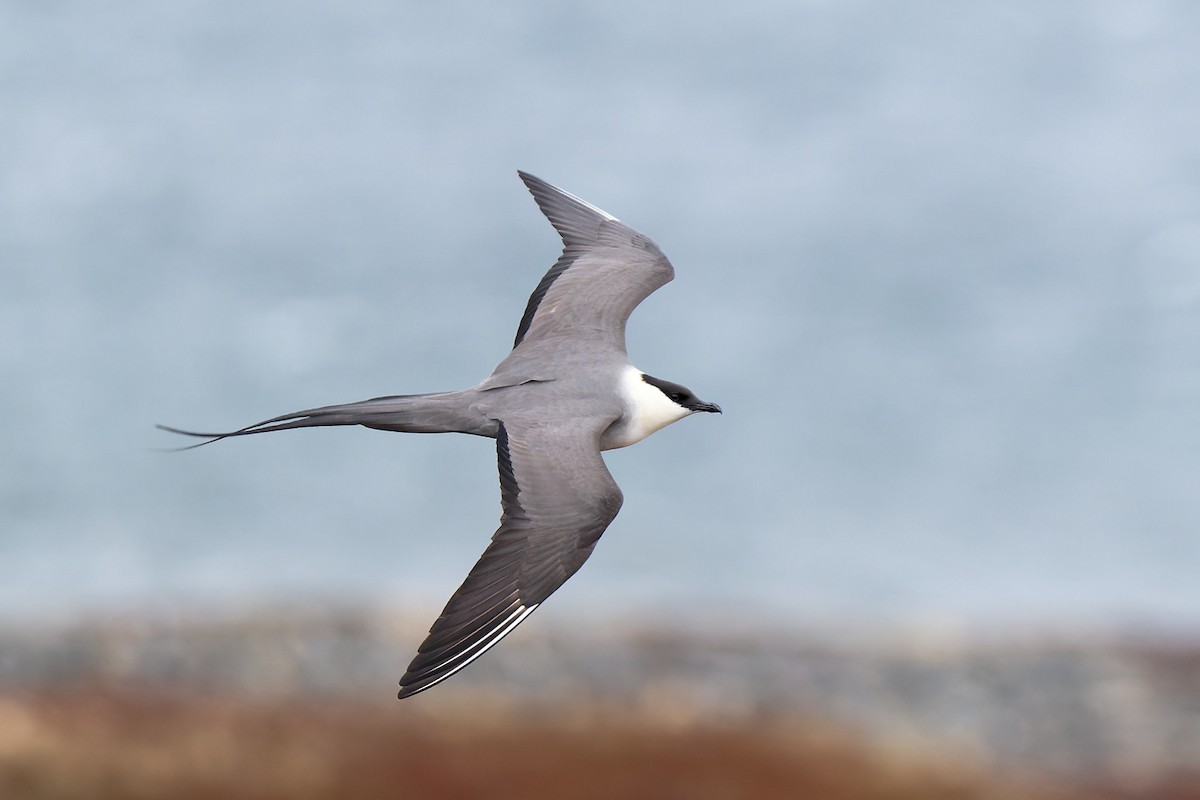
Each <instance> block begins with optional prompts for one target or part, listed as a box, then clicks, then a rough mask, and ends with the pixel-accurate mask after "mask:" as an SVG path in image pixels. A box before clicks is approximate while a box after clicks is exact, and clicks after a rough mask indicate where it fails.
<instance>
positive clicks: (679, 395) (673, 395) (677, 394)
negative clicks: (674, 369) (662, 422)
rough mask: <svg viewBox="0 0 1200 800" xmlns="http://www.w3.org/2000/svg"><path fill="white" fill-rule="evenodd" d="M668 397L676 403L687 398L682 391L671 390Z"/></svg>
mask: <svg viewBox="0 0 1200 800" xmlns="http://www.w3.org/2000/svg"><path fill="white" fill-rule="evenodd" d="M670 398H671V399H672V400H674V401H675V402H676V403H682V402H683V401H684V400H687V395H686V394H684V393H683V392H671V394H670Z"/></svg>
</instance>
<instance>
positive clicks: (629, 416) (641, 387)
mask: <svg viewBox="0 0 1200 800" xmlns="http://www.w3.org/2000/svg"><path fill="white" fill-rule="evenodd" d="M643 374H644V373H643V372H642V371H641V370H640V369H638V368H637V367H634V366H632V365H631V366H628V367H626V368H625V372H624V373H623V374H622V375H621V382H620V387H619V391H620V394H621V400H622V402H623V403H624V404H625V416H624V417H622V419H621V420H620V422H618V423H617V424H615V425H614V426H613V427H612V428H610V429H609V430H607V431H606V432H605V434H604V438H603V439H602V440H601V442H600V446H601V448H602V449H604V450H614V449H616V448H618V447H628V446H629V445H631V444H635V443H637V442H640V441H641V440H642V439H645V438H646V437H647V436H649V435H650V434H652V433H654V432H655V431H657V430H659V429H660V428H665V427H667V426H668V425H670V424H671V423H672V422H678V421H679V420H681V419H683V418H684V417H686V416H688V415H689V414H692V413H693V412H692V411H691V409H687V408H684V407H683V406H681V405H679V404H678V403H675V402H673V401H672V400H671V399H670V398H669V397H667V396H666V395H665V394H663V393H662V391H661V390H660V389H659V388H658V387H657V386H653V385H651V384H649V383H646V381H645V380H643V379H642V376H643Z"/></svg>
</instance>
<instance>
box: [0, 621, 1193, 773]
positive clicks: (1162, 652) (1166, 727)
mask: <svg viewBox="0 0 1200 800" xmlns="http://www.w3.org/2000/svg"><path fill="white" fill-rule="evenodd" d="M422 627H423V626H422V625H421V623H417V622H415V621H412V622H410V621H406V619H405V618H404V617H403V616H402V615H401V616H397V615H395V614H390V613H389V614H382V613H359V612H353V613H351V612H346V613H324V614H311V613H309V614H294V613H287V614H285V613H270V612H265V613H261V614H256V615H250V616H239V617H234V618H198V619H191V620H180V619H176V620H173V621H164V620H161V619H160V620H153V619H143V620H137V619H131V618H124V619H120V620H115V619H109V620H105V621H97V622H92V623H89V624H70V625H59V626H47V627H39V628H37V629H34V628H31V627H10V628H8V629H4V630H0V692H6V693H9V694H12V693H21V692H37V691H43V690H47V689H61V688H63V687H85V686H102V687H118V688H120V689H122V690H129V689H154V690H161V689H168V690H171V691H175V692H193V693H199V694H207V695H216V696H235V697H237V696H241V697H249V698H257V699H260V700H262V699H266V700H286V699H287V698H291V697H305V698H330V699H337V700H339V701H343V700H352V701H354V702H358V703H363V704H369V705H373V706H379V707H389V704H395V703H398V701H396V700H395V699H394V696H393V694H394V690H395V688H396V687H395V685H394V684H395V681H396V679H397V678H398V676H399V675H400V673H401V672H402V669H403V667H404V665H405V664H407V662H408V659H409V658H410V657H411V655H412V649H413V647H414V646H415V643H416V642H417V641H418V640H419V639H420V634H421V632H422ZM480 702H491V703H493V704H495V703H499V704H502V705H505V707H510V708H519V709H520V710H521V712H522V713H523V714H526V715H533V716H537V715H544V716H552V715H561V714H563V713H565V712H564V709H568V710H569V709H580V708H593V709H595V708H603V709H608V710H610V711H614V712H621V713H633V714H639V715H642V716H644V717H645V716H652V717H653V718H654V719H656V720H658V721H659V722H660V723H661V724H663V725H667V726H676V727H687V726H694V725H710V726H711V725H718V726H719V725H722V724H728V725H744V724H746V723H747V722H754V721H756V720H761V721H768V722H771V721H774V722H778V721H782V720H788V719H793V718H795V719H805V720H809V721H814V720H815V721H821V722H822V723H829V724H832V725H836V726H839V727H841V728H844V729H847V730H853V731H855V732H856V733H857V734H861V735H862V736H864V737H866V738H867V739H868V740H871V741H874V742H878V743H881V744H882V745H885V746H888V747H893V748H900V749H911V750H912V751H914V752H927V753H935V754H939V756H941V757H944V758H948V759H953V760H961V761H963V762H964V763H973V764H981V765H985V766H987V767H988V768H995V769H1002V770H1018V771H1021V772H1023V773H1035V774H1044V775H1053V776H1065V777H1073V778H1079V777H1084V778H1089V779H1096V778H1097V776H1103V777H1104V778H1105V779H1106V780H1107V779H1111V780H1114V781H1119V782H1121V783H1122V785H1137V784H1138V782H1139V781H1148V780H1152V779H1154V777H1155V776H1161V775H1172V776H1196V777H1197V781H1200V643H1196V642H1191V643H1189V642H1186V641H1180V640H1178V639H1177V638H1176V639H1165V638H1159V639H1149V638H1140V639H1137V640H1134V639H1131V638H1130V637H1116V636H1114V637H1091V638H1089V639H1088V640H1086V641H1085V640H1078V641H1076V640H1069V639H1064V638H1061V637H1058V638H1055V637H1049V636H1040V637H1031V636H1027V637H1019V638H1017V637H1010V638H1007V639H1005V638H994V639H988V640H980V639H972V638H970V637H946V636H943V637H938V638H936V639H930V638H929V637H915V638H913V639H908V640H905V639H904V638H903V637H893V638H892V639H890V640H887V641H883V640H875V641H874V642H873V643H870V644H868V643H866V642H865V641H864V640H863V639H861V638H860V639H838V638H836V637H822V636H816V635H812V636H800V635H796V634H791V635H788V636H780V635H767V634H762V635H748V634H747V635H742V636H735V635H728V636H724V637H716V636H712V635H684V634H678V633H665V632H659V631H653V630H642V631H616V630H611V629H609V630H600V631H588V632H587V633H586V634H585V633H582V632H581V633H571V632H563V631H555V630H553V629H552V627H550V626H546V625H542V626H528V630H522V631H520V632H518V634H516V635H514V636H513V637H510V639H509V640H508V641H506V642H505V645H504V646H503V647H500V648H497V649H496V650H495V651H493V652H492V653H489V655H488V657H487V659H485V660H482V661H480V662H479V663H478V664H476V665H473V666H472V667H471V668H469V669H467V670H465V671H464V672H463V673H462V674H461V675H459V676H456V677H455V679H454V680H452V681H450V682H448V683H447V684H445V685H444V686H441V687H439V688H438V689H437V690H436V691H435V692H431V693H428V694H423V695H420V696H419V697H417V698H414V699H412V700H408V701H405V704H406V705H407V704H413V705H414V706H416V707H417V708H418V709H423V711H424V712H429V713H432V712H436V711H439V710H441V709H452V708H462V707H470V706H471V705H472V704H477V703H480ZM1198 785H1200V783H1198Z"/></svg>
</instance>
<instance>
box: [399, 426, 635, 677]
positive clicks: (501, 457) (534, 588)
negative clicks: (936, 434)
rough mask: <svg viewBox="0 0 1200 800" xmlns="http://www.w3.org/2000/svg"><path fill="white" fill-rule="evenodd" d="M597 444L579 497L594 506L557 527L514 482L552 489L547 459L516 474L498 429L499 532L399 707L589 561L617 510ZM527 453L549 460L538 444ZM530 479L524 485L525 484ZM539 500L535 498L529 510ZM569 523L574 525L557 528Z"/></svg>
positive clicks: (438, 625) (420, 657)
mask: <svg viewBox="0 0 1200 800" xmlns="http://www.w3.org/2000/svg"><path fill="white" fill-rule="evenodd" d="M606 424H607V423H606ZM599 430H602V428H600V429H599ZM598 436H599V432H598V430H597V431H596V432H595V437H594V441H593V440H589V441H588V442H587V443H586V446H587V447H588V448H589V449H590V450H592V451H594V453H595V459H596V464H593V465H589V466H596V465H598V470H597V471H596V474H595V475H594V476H593V477H594V478H595V480H594V481H592V484H593V485H592V486H590V487H589V488H590V489H591V490H592V491H586V490H585V491H586V493H587V494H590V495H591V497H590V498H589V499H590V500H591V501H592V502H590V503H588V504H587V505H586V506H585V507H583V508H580V507H578V506H576V507H573V508H567V509H565V511H566V515H565V516H564V517H563V518H562V519H560V520H554V519H552V518H551V519H540V518H539V517H540V516H541V515H540V514H539V513H538V512H532V513H531V512H530V511H529V510H528V509H527V508H526V507H525V505H524V504H522V497H521V495H522V488H521V486H520V485H519V483H518V477H517V475H518V473H521V474H525V473H526V472H530V473H537V478H536V479H542V480H545V481H549V482H550V483H551V484H553V483H554V475H555V474H556V473H561V470H560V469H559V466H558V465H557V464H556V463H553V459H551V463H546V464H541V465H540V467H541V468H542V471H541V472H538V467H539V465H530V466H529V467H528V468H526V467H525V466H524V465H522V464H519V465H518V467H517V469H516V470H514V468H513V459H512V450H513V449H514V448H513V447H512V445H511V443H510V440H509V433H508V429H507V428H506V427H505V425H504V424H503V423H500V426H499V432H498V435H497V437H496V457H497V463H498V466H499V472H500V495H501V505H502V508H503V513H502V515H501V522H500V528H499V529H498V530H497V531H496V533H495V534H494V535H493V536H492V542H491V544H490V545H488V548H487V549H486V550H485V551H484V553H483V555H482V556H481V557H480V558H479V561H478V562H476V564H475V566H474V567H473V568H472V569H471V572H470V574H469V575H467V578H466V580H465V581H463V584H462V586H460V587H459V588H458V590H457V591H456V592H455V593H454V595H453V596H452V597H451V598H450V600H449V602H447V603H446V607H445V609H443V611H442V613H441V615H440V616H439V617H438V618H437V620H436V621H435V622H434V623H433V626H432V627H431V628H430V629H429V635H428V636H427V637H426V638H425V641H424V642H422V643H421V646H420V648H418V651H417V655H416V657H414V658H413V660H412V663H411V664H409V666H408V670H407V671H406V672H405V674H404V677H403V678H401V679H400V692H399V694H398V695H397V696H398V697H400V698H401V699H403V698H405V697H411V696H412V695H415V694H418V693H420V692H423V691H425V690H426V689H430V688H432V687H434V686H436V685H437V684H439V683H441V682H442V681H444V680H446V679H447V678H449V677H450V676H452V675H454V674H455V673H457V672H458V671H459V670H461V669H463V668H464V667H466V666H467V665H468V664H470V663H471V662H473V661H475V659H477V658H479V657H480V656H482V655H483V654H484V653H486V652H487V651H488V650H489V649H491V648H492V647H493V646H495V645H496V643H497V642H499V641H500V640H501V639H503V638H504V637H505V636H507V635H508V634H509V633H511V632H512V631H513V630H514V629H515V628H516V627H517V626H518V625H520V624H521V623H522V622H523V621H525V619H526V618H528V617H529V615H530V614H532V613H533V612H534V610H535V609H536V608H537V607H538V606H539V605H540V604H541V603H542V602H543V601H544V600H545V599H546V598H547V597H549V596H550V595H551V594H553V593H554V591H555V590H557V589H558V588H559V587H560V586H562V584H563V583H565V582H566V580H567V579H568V578H570V577H571V576H572V575H574V574H575V572H577V571H578V570H579V568H580V567H581V566H582V565H583V562H584V561H586V560H587V558H588V556H590V555H591V552H592V549H593V548H594V547H595V544H596V541H597V540H598V539H599V538H600V535H601V534H602V533H604V531H605V529H606V528H608V526H609V524H610V523H611V522H612V521H613V519H614V518H615V517H616V515H617V512H618V511H619V510H620V507H621V490H620V489H619V488H618V487H617V485H616V482H615V481H613V479H612V476H611V475H610V474H609V473H608V470H607V468H606V467H604V462H603V459H602V458H601V457H600V451H599V446H598ZM576 444H582V443H581V442H576ZM525 449H526V450H537V451H538V452H539V453H545V452H548V451H549V452H554V451H553V450H552V448H549V447H538V446H537V445H536V444H535V445H534V446H533V447H526V448H525ZM568 449H570V448H568ZM576 452H578V451H576ZM521 457H522V458H524V454H522V456H521ZM536 479H530V481H531V483H532V482H534V481H535V480H536ZM566 489H567V487H566V486H565V485H564V486H559V485H548V486H544V487H543V493H545V494H550V493H553V494H555V495H567V494H568V492H567V491H566ZM546 490H549V491H546ZM535 492H536V490H535ZM539 499H540V498H534V499H533V500H534V504H537V502H538V500H539ZM555 502H557V501H552V503H551V504H552V505H553V504H554V503H555ZM562 510H563V509H560V512H561V511H562ZM568 519H569V520H572V522H569V523H566V524H563V523H564V521H565V520H568ZM556 522H558V523H559V524H555V523H556Z"/></svg>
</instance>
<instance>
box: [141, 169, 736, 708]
mask: <svg viewBox="0 0 1200 800" xmlns="http://www.w3.org/2000/svg"><path fill="white" fill-rule="evenodd" d="M518 174H519V175H520V177H521V180H523V181H524V182H525V185H526V186H527V187H528V188H529V191H530V192H531V193H532V194H533V197H534V200H536V201H537V204H538V207H539V208H541V210H542V213H543V214H545V215H546V217H547V218H548V219H549V220H550V223H551V224H552V225H553V226H554V229H555V230H556V231H558V234H559V236H561V237H562V240H563V252H562V255H561V256H559V258H558V260H557V261H556V262H555V263H554V265H553V266H551V267H550V270H549V271H548V272H547V273H546V274H545V275H544V276H543V277H542V280H541V281H540V282H539V283H538V285H537V288H535V289H534V290H533V294H532V295H531V296H530V297H529V302H528V304H527V305H526V306H525V313H524V314H523V315H522V316H521V322H520V324H519V325H518V326H517V336H516V340H515V341H514V342H513V349H512V351H511V352H510V353H509V354H508V355H507V356H506V357H505V358H504V360H503V361H501V362H500V364H499V365H498V366H497V367H496V369H495V370H494V371H493V372H492V374H491V375H489V376H488V377H487V378H486V379H485V380H484V381H483V382H482V383H480V384H479V385H477V386H474V387H472V388H470V389H464V390H462V391H458V392H438V393H434V394H409V395H394V396H389V397H377V398H374V399H372V400H363V401H360V402H357V403H345V404H342V405H332V406H322V407H320V408H311V409H308V410H306V411H297V412H294V413H292V414H284V415H282V416H279V417H274V418H272V419H268V420H264V421H262V422H259V423H256V424H254V425H249V426H247V427H245V428H241V429H239V430H236V431H229V432H227V433H198V432H195V431H186V430H181V429H179V428H172V427H168V426H165V425H160V426H158V427H159V428H161V429H163V430H166V431H171V432H172V433H179V434H184V435H186V436H197V437H202V438H205V439H207V440H208V441H205V442H201V443H200V444H197V445H192V447H199V446H201V445H204V444H210V443H211V442H215V441H219V440H221V439H227V438H230V437H233V436H248V435H250V434H255V433H266V432H267V431H280V430H287V429H290V428H310V427H317V426H324V425H363V426H365V427H368V428H374V429H377V430H384V431H401V432H406V433H468V434H474V435H476V436H487V437H489V438H491V439H495V440H496V460H497V462H498V466H499V470H500V505H501V515H500V527H499V529H497V531H496V532H495V533H494V534H493V535H492V541H491V544H490V545H488V547H487V549H486V550H485V551H484V552H483V555H482V556H481V557H480V558H479V561H478V562H477V563H476V564H475V566H474V568H473V569H472V570H471V572H470V574H468V575H467V578H466V580H465V581H463V584H462V586H460V587H459V588H458V591H456V592H455V593H454V594H453V596H451V598H450V600H449V602H447V603H446V607H445V609H444V610H443V611H442V613H441V616H439V617H438V618H437V620H436V621H435V622H434V623H433V626H432V627H431V628H430V630H429V635H428V636H427V637H426V639H425V641H424V642H423V643H422V644H421V646H420V648H419V649H418V651H417V655H416V657H415V658H414V659H413V661H412V663H411V664H410V665H409V667H408V671H407V672H405V674H404V677H403V678H401V680H400V693H399V697H401V698H404V697H409V696H411V695H414V694H417V693H418V692H422V691H424V690H426V689H429V688H431V687H433V686H436V685H437V684H439V683H441V682H442V681H444V680H446V679H447V678H449V677H450V676H451V675H453V674H454V673H456V672H458V671H459V670H461V669H462V668H463V667H465V666H467V665H468V664H470V663H471V662H472V661H474V660H475V659H477V658H479V657H480V656H481V655H483V654H484V653H485V652H486V651H487V650H488V649H489V648H491V647H492V646H493V645H495V644H496V643H497V642H499V641H500V640H501V639H503V638H504V637H505V636H506V635H508V634H509V633H511V632H512V630H513V629H514V628H516V627H517V625H519V624H521V622H523V621H524V620H525V619H526V618H527V617H528V616H529V615H530V614H531V613H533V611H534V609H536V608H537V607H538V606H539V605H540V604H541V603H542V601H544V600H545V599H546V598H547V597H549V596H550V595H551V594H552V593H553V592H554V591H555V590H556V589H557V588H558V587H560V586H562V584H563V583H564V582H565V581H566V580H567V579H568V578H569V577H571V576H572V575H574V574H575V572H576V571H577V570H578V569H579V568H580V566H582V565H583V562H584V561H586V560H587V558H588V556H589V555H591V553H592V549H593V548H594V547H595V546H596V541H597V540H598V539H599V538H600V535H601V534H602V533H604V531H605V529H606V528H607V527H608V526H609V524H610V523H611V522H612V521H613V518H615V517H616V516H617V511H619V510H620V508H621V502H622V494H621V489H620V488H619V487H618V486H617V484H616V481H614V480H613V477H612V475H610V474H609V472H608V468H607V467H605V465H604V459H603V458H602V457H601V455H600V453H601V451H604V450H612V449H615V448H618V447H626V446H628V445H631V444H634V443H635V442H639V441H641V440H642V439H644V438H646V437H647V436H649V435H650V434H652V433H654V432H655V431H657V430H659V429H660V428H663V427H665V426H667V425H670V424H671V423H672V422H677V421H678V420H681V419H683V418H684V417H686V416H689V415H691V414H695V413H697V412H701V411H705V412H715V413H720V411H721V408H720V407H719V406H718V405H716V404H715V403H706V402H704V401H703V400H701V399H699V398H698V397H696V395H694V394H692V392H691V391H690V390H688V389H687V388H685V387H683V386H681V385H679V384H677V383H672V382H671V381H666V380H662V379H661V378H655V377H653V376H651V375H647V374H646V373H644V372H642V371H641V370H639V369H638V368H637V367H634V366H633V365H632V364H631V363H630V361H629V356H628V354H627V353H626V349H625V323H626V321H627V320H628V319H629V315H630V313H632V311H633V309H634V308H635V307H636V306H637V305H638V304H639V303H640V302H642V300H644V299H645V298H646V297H648V296H649V295H650V293H651V292H653V291H654V290H655V289H658V288H659V287H660V286H663V285H664V284H666V283H667V282H668V281H670V280H671V279H672V278H673V277H674V276H675V270H674V268H673V267H672V266H671V262H670V261H668V260H667V257H666V256H665V255H663V253H662V251H661V250H659V248H658V245H656V244H655V243H654V242H652V241H651V240H650V239H649V238H647V237H646V236H643V235H642V234H640V233H638V232H637V231H635V230H633V229H632V228H630V227H628V226H627V225H625V224H623V223H622V222H620V221H619V220H617V218H616V217H614V216H612V215H611V214H609V213H607V212H605V211H602V210H600V209H599V208H597V207H596V206H594V205H592V204H591V203H588V202H585V201H583V200H581V199H579V198H578V197H576V196H574V195H572V194H570V193H569V192H565V191H563V190H562V189H559V188H558V187H556V186H551V185H550V184H548V183H546V182H545V181H543V180H541V179H539V178H536V177H534V176H533V175H530V174H528V173H526V172H518Z"/></svg>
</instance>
